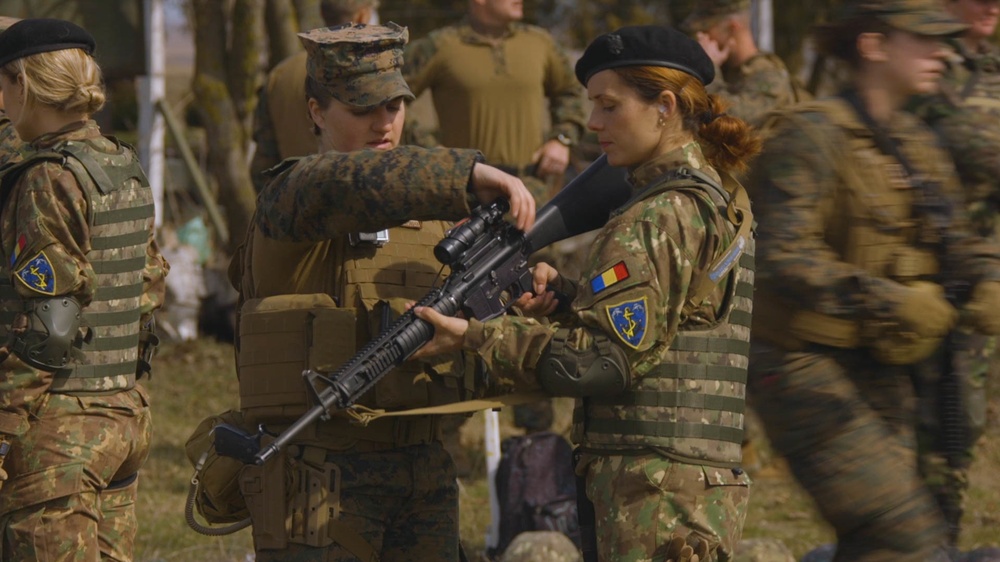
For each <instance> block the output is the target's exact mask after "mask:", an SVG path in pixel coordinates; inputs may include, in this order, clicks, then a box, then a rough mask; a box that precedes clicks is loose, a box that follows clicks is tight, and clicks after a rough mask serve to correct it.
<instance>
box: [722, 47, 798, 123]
mask: <svg viewBox="0 0 1000 562" xmlns="http://www.w3.org/2000/svg"><path fill="white" fill-rule="evenodd" d="M720 70H721V72H720V73H719V74H718V75H717V76H719V77H721V78H722V80H719V79H718V78H716V80H715V82H713V83H711V84H709V85H708V86H707V87H706V90H708V92H709V93H710V94H718V95H719V96H721V97H722V99H724V100H726V101H727V102H728V103H729V108H728V109H727V110H726V111H727V112H728V113H729V114H731V115H735V116H736V117H739V118H740V119H743V120H744V121H746V122H747V123H750V124H751V125H753V126H754V127H760V126H761V125H762V124H763V123H764V117H765V116H766V115H767V114H768V112H770V111H772V110H774V109H778V108H781V107H784V106H786V105H792V104H794V103H796V102H799V101H802V98H803V90H801V89H800V88H799V87H797V86H796V85H795V83H794V82H795V78H794V77H793V76H792V75H791V74H790V73H789V72H788V69H787V68H785V63H784V62H782V61H781V59H780V58H778V56H777V55H775V54H772V53H757V54H756V55H754V56H753V57H751V58H750V60H748V61H746V62H744V63H743V64H741V65H740V66H739V67H732V66H729V65H725V64H724V65H722V68H721V69H720Z"/></svg>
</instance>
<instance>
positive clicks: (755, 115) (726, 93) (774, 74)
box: [684, 0, 807, 127]
mask: <svg viewBox="0 0 1000 562" xmlns="http://www.w3.org/2000/svg"><path fill="white" fill-rule="evenodd" d="M749 9H750V2H749V1H748V0H702V1H700V2H698V4H697V6H696V8H695V10H694V12H692V14H691V15H690V16H688V18H687V19H685V20H684V25H685V27H687V28H688V29H691V30H696V29H707V28H708V27H710V26H711V25H713V24H714V23H715V22H717V21H719V20H720V19H722V18H724V17H726V16H730V15H733V14H737V13H739V12H741V11H744V10H749ZM720 78H721V80H720ZM705 89H706V90H707V91H708V93H710V94H716V95H719V96H721V97H722V98H723V99H724V100H726V101H727V102H728V103H729V108H728V109H727V112H728V113H729V114H731V115H734V116H736V117H739V118H740V119H743V120H744V121H746V122H747V123H750V124H751V125H753V126H754V127H759V126H761V125H762V124H763V123H764V116H765V115H767V113H768V112H770V111H771V110H773V109H778V108H781V107H784V106H786V105H791V104H793V103H796V102H799V101H803V99H804V98H806V97H807V94H806V93H805V90H804V89H803V88H802V87H801V86H799V85H798V83H797V81H796V79H795V77H793V76H792V75H791V73H789V72H788V68H786V67H785V63H784V62H782V60H781V59H780V58H779V57H778V56H777V55H775V54H773V53H761V52H758V53H757V54H755V55H753V56H752V57H750V58H749V59H748V60H746V61H745V62H743V64H740V65H738V66H736V65H732V64H729V63H728V62H726V63H723V65H722V68H721V69H719V72H716V76H715V81H714V82H712V83H711V84H709V85H708V86H706V87H705Z"/></svg>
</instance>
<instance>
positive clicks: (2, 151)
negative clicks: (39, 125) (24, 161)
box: [0, 111, 24, 168]
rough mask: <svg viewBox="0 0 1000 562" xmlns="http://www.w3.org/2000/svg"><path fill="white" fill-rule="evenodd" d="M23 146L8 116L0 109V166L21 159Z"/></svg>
mask: <svg viewBox="0 0 1000 562" xmlns="http://www.w3.org/2000/svg"><path fill="white" fill-rule="evenodd" d="M23 148H24V146H23V143H22V142H21V139H20V138H19V137H18V136H17V130H15V129H14V125H13V124H12V123H11V122H10V117H7V114H6V113H5V112H3V111H0V168H2V167H3V166H5V165H7V164H8V163H11V162H17V161H19V160H20V159H21V151H22V150H23Z"/></svg>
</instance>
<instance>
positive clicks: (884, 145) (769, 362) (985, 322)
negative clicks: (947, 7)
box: [748, 0, 1000, 562]
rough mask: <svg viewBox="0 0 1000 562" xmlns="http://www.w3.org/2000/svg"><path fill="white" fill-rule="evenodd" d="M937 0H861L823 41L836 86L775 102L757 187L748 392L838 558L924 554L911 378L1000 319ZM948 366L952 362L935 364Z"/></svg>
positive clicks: (952, 29) (923, 500) (855, 561)
mask: <svg viewBox="0 0 1000 562" xmlns="http://www.w3.org/2000/svg"><path fill="white" fill-rule="evenodd" d="M963 29H965V25H964V24H962V23H961V22H959V21H957V20H955V19H954V18H952V17H950V16H949V15H948V14H946V13H945V12H944V11H943V10H942V9H941V7H940V5H939V4H938V0H881V1H864V2H854V3H852V4H850V5H849V6H847V10H846V11H845V12H844V15H843V16H842V19H837V20H835V21H833V22H831V23H830V24H828V25H826V26H824V27H823V28H821V29H820V33H819V35H818V37H817V39H818V41H817V43H818V45H819V47H820V48H821V50H822V51H823V52H825V53H827V54H830V55H834V56H836V57H837V58H840V59H842V60H843V61H844V62H845V63H847V64H848V65H849V66H850V67H851V69H852V76H851V81H850V84H849V86H848V88H847V89H845V90H844V92H843V93H842V94H840V95H838V96H837V97H833V98H828V99H823V100H819V101H815V102H810V103H805V104H799V105H798V106H794V107H792V108H789V109H787V110H785V111H782V112H779V113H778V114H777V115H776V116H775V117H774V118H773V121H771V122H770V123H769V124H768V126H767V135H768V136H767V138H768V140H767V142H766V143H765V146H764V151H763V152H762V153H761V155H760V157H759V158H758V159H757V160H756V161H755V163H754V169H753V172H752V173H751V176H750V179H749V180H748V188H749V190H750V192H751V196H752V197H753V201H754V205H755V211H757V220H758V224H759V227H758V233H759V236H760V244H759V246H758V248H759V249H760V251H759V253H758V258H759V260H760V267H759V268H758V272H759V275H758V283H757V291H756V293H755V296H754V298H755V304H756V305H757V306H756V310H755V314H754V325H753V332H752V335H753V339H752V348H751V358H750V359H751V360H750V391H751V394H752V395H753V396H754V400H755V401H757V402H758V403H760V404H767V408H763V409H761V410H760V411H759V414H760V417H761V420H762V421H763V422H764V426H765V428H766V430H767V434H768V437H769V439H770V441H771V443H772V445H773V447H774V449H775V450H776V451H777V452H779V453H780V454H782V455H783V456H784V457H785V458H786V459H787V461H788V464H789V467H790V469H791V471H792V473H793V474H794V476H795V477H796V479H797V480H798V481H799V482H800V483H801V484H802V486H803V487H804V488H805V489H806V491H808V492H809V493H810V495H811V496H812V497H813V499H814V500H815V503H816V506H817V508H818V509H819V511H820V512H821V513H822V515H823V516H824V518H825V519H826V520H827V521H828V522H829V523H830V524H831V525H832V526H833V528H834V530H835V532H836V535H837V542H838V544H837V547H836V555H835V557H834V560H835V561H836V562H847V561H851V562H882V561H890V560H891V561H899V562H910V561H912V562H926V561H927V560H929V559H931V558H930V557H931V555H932V554H933V553H934V551H935V550H936V549H938V548H939V547H940V546H941V545H942V544H943V543H944V540H945V526H944V521H943V519H942V517H941V513H940V511H939V509H938V506H937V504H936V503H935V501H934V499H933V497H932V496H931V494H930V493H929V491H928V490H927V487H926V486H925V483H924V481H923V479H922V478H921V476H920V475H919V474H918V470H917V451H916V439H915V433H914V430H915V427H914V420H915V416H916V413H917V412H916V408H915V405H916V392H917V389H916V388H915V387H914V383H915V381H917V380H920V377H922V376H923V375H921V374H920V371H921V370H923V369H924V368H925V362H926V360H927V358H928V357H929V356H932V355H933V354H934V353H935V351H936V350H937V349H938V348H939V347H940V345H941V342H942V339H943V338H944V337H945V336H946V335H947V334H948V333H949V332H950V331H952V330H953V329H954V328H955V327H956V326H957V325H958V323H959V322H961V325H962V326H963V327H964V328H965V329H968V330H970V331H971V332H974V333H978V334H996V333H998V332H1000V322H998V321H997V314H996V310H997V309H998V307H1000V250H998V246H997V244H996V243H995V242H994V241H992V240H989V239H987V238H984V237H983V236H981V235H979V234H977V233H975V232H974V231H972V229H971V228H970V224H969V221H968V220H967V217H966V216H965V214H964V213H962V212H961V209H962V206H963V200H962V195H961V191H960V186H959V185H958V182H957V177H956V174H955V169H954V166H953V164H952V162H951V160H950V159H949V158H948V155H947V154H946V153H944V152H943V151H942V150H941V149H940V148H939V146H940V145H939V143H938V142H937V139H936V138H935V136H934V134H933V132H932V131H930V130H929V129H928V128H927V127H926V126H925V125H924V124H923V123H922V122H920V121H919V120H918V119H917V118H916V117H914V116H913V115H912V114H910V113H908V112H906V111H904V108H903V104H904V103H905V102H906V100H907V99H909V97H910V96H913V95H917V94H923V95H926V94H930V93H933V92H935V91H937V89H938V87H939V86H938V77H939V75H940V73H941V72H942V71H943V70H944V68H945V60H946V57H947V55H948V50H947V48H946V46H945V43H944V38H946V37H947V36H948V35H951V34H954V33H958V32H960V31H962V30H963ZM937 375H938V376H940V371H939V372H938V373H937Z"/></svg>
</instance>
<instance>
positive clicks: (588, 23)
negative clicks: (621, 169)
mask: <svg viewBox="0 0 1000 562" xmlns="http://www.w3.org/2000/svg"><path fill="white" fill-rule="evenodd" d="M2 1H12V0H0V2H2ZM184 1H185V2H186V3H187V8H188V13H189V14H190V16H191V23H192V28H193V30H194V36H195V48H196V54H195V76H194V78H193V80H192V87H191V88H192V92H193V94H194V109H195V111H196V112H197V115H198V117H199V120H200V121H201V123H202V124H203V125H204V127H205V131H206V141H207V149H208V168H209V172H210V173H211V175H212V176H213V177H214V178H215V180H216V182H217V183H218V191H219V199H220V200H221V201H224V202H225V205H226V214H227V220H228V221H229V227H230V231H231V233H232V239H233V240H234V241H235V243H239V241H240V240H242V236H243V233H244V232H245V231H246V226H247V224H248V223H249V220H250V217H251V216H252V214H253V207H254V195H253V189H252V187H251V185H250V177H249V172H248V168H249V165H248V159H247V152H248V147H249V145H250V140H251V133H252V115H253V111H254V106H255V104H256V89H257V88H258V86H259V85H260V83H261V80H262V77H263V73H264V72H265V71H266V70H267V69H269V68H271V67H272V66H274V65H275V64H276V63H278V62H280V61H281V60H283V59H284V58H285V57H287V56H289V55H291V54H293V53H294V52H296V51H298V50H300V49H301V46H300V44H299V42H298V38H297V37H296V36H295V34H296V33H297V32H299V31H301V30H304V29H312V28H315V27H320V26H322V19H321V17H320V13H319V0H184ZM697 1H698V0H666V1H664V0H526V2H525V20H526V21H528V22H530V23H535V24H537V25H541V26H543V27H546V28H547V29H549V30H550V31H552V33H553V34H554V35H555V36H556V37H557V39H559V40H560V41H562V42H563V44H564V45H565V46H566V47H568V48H569V49H574V50H579V49H582V48H583V47H584V46H586V44H587V42H589V41H590V40H591V39H592V38H594V37H596V36H597V35H599V34H601V33H605V32H607V31H611V30H613V29H616V28H618V27H621V26H623V25H633V24H645V23H663V24H676V23H677V22H680V21H681V20H683V19H684V17H686V16H687V14H688V13H690V11H691V9H692V8H693V7H694V5H695V4H696V3H697ZM843 1H844V0H811V1H809V2H784V1H782V0H772V3H773V11H774V25H775V30H774V37H775V45H776V50H777V52H778V54H779V55H781V56H782V57H783V58H784V59H785V60H786V61H788V62H789V63H790V66H792V67H793V68H796V67H797V66H798V65H799V64H801V63H802V60H803V57H802V52H803V51H802V45H803V41H804V40H805V39H806V38H807V35H808V31H809V29H810V28H811V27H812V25H813V24H815V23H817V22H818V21H821V20H822V19H824V18H825V17H826V16H827V14H828V13H830V10H831V9H832V8H833V7H835V6H837V5H839V4H840V3H842V2H843ZM467 3H468V0H381V4H380V8H379V16H380V19H381V21H383V22H387V21H394V22H396V23H399V24H401V25H405V26H407V27H409V28H410V36H411V37H412V38H417V37H422V36H423V35H426V34H427V33H429V32H430V31H432V30H434V29H436V28H438V27H441V26H444V25H448V24H451V23H454V22H456V21H458V20H460V19H461V18H462V17H464V15H465V12H466V7H467ZM779 3H780V6H779V5H778V4H779ZM230 249H231V248H230Z"/></svg>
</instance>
